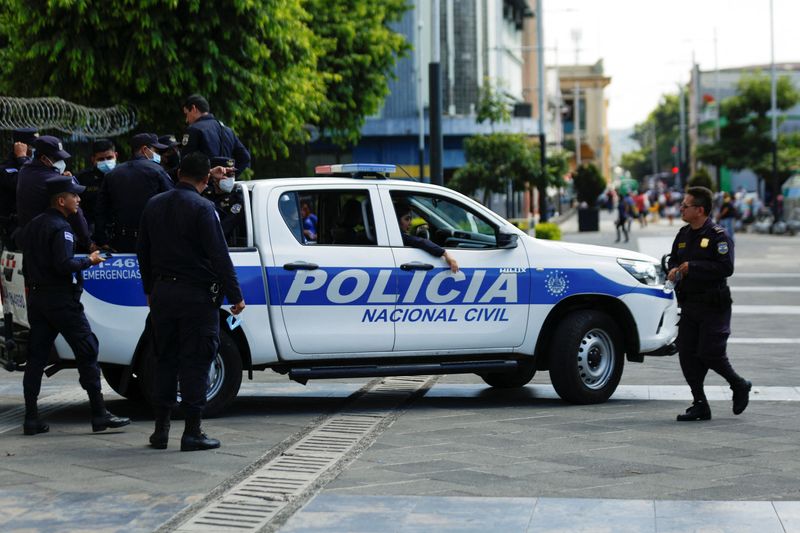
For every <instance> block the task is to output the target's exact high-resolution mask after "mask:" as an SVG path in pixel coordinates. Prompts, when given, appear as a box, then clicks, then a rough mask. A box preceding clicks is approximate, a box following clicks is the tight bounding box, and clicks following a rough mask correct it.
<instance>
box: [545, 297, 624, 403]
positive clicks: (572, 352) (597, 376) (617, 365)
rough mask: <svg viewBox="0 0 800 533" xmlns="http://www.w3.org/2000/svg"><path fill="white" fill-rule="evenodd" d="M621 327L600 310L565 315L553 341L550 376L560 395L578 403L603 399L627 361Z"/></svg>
mask: <svg viewBox="0 0 800 533" xmlns="http://www.w3.org/2000/svg"><path fill="white" fill-rule="evenodd" d="M620 338H621V336H620V333H619V328H618V327H617V325H616V323H615V322H614V321H613V320H612V319H611V317H609V316H608V315H607V314H605V313H602V312H600V311H593V310H583V311H575V312H573V313H570V314H568V315H567V316H565V317H563V318H562V320H561V322H560V324H559V325H558V328H556V332H555V335H554V337H553V340H552V342H551V344H550V354H549V355H550V358H549V360H550V380H551V381H552V383H553V387H554V388H555V389H556V392H557V393H558V395H559V396H560V397H561V398H562V399H563V400H565V401H568V402H570V403H576V404H593V403H603V402H605V401H606V400H608V399H609V398H610V397H611V395H612V394H614V391H615V390H616V389H617V385H619V381H620V379H621V378H622V367H623V365H624V363H625V358H624V357H623V349H622V344H621V342H620Z"/></svg>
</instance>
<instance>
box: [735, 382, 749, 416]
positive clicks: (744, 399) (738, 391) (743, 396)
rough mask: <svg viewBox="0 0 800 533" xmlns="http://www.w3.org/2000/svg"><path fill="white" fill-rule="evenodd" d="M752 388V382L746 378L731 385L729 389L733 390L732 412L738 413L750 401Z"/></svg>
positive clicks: (740, 412)
mask: <svg viewBox="0 0 800 533" xmlns="http://www.w3.org/2000/svg"><path fill="white" fill-rule="evenodd" d="M752 388H753V384H752V383H750V382H749V381H747V380H746V379H742V380H741V381H740V382H739V383H738V384H737V385H731V390H732V391H733V414H735V415H740V414H742V412H743V411H744V410H745V408H746V407H747V404H748V402H749V401H750V389H752Z"/></svg>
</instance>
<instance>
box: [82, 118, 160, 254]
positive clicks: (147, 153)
mask: <svg viewBox="0 0 800 533" xmlns="http://www.w3.org/2000/svg"><path fill="white" fill-rule="evenodd" d="M131 148H132V149H133V159H131V160H130V161H126V162H125V163H122V164H121V165H118V166H117V167H116V168H115V169H114V170H112V171H111V172H109V173H108V174H107V175H106V177H105V179H104V181H103V186H102V187H101V188H100V195H99V196H98V198H97V218H96V223H95V240H96V241H97V243H98V244H99V245H101V246H105V245H109V246H110V247H111V248H112V249H114V250H119V251H123V252H133V251H134V250H136V239H137V236H138V233H139V221H140V219H141V217H142V211H144V206H145V204H147V201H148V200H149V199H150V198H152V197H153V196H155V195H156V194H158V193H161V192H165V191H168V190H170V189H172V180H170V178H169V175H168V174H167V172H166V171H165V170H164V169H163V168H162V167H161V165H160V164H159V163H160V162H161V155H160V154H159V153H158V151H159V150H164V149H166V148H167V146H166V145H164V144H160V143H159V142H158V138H157V137H156V135H155V134H154V133H138V134H136V135H134V136H133V138H132V139H131Z"/></svg>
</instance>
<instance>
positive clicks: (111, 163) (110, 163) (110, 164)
mask: <svg viewBox="0 0 800 533" xmlns="http://www.w3.org/2000/svg"><path fill="white" fill-rule="evenodd" d="M116 166H117V160H116V159H106V160H105V161H98V162H97V170H99V171H100V172H102V173H103V174H108V173H109V172H111V171H112V170H114V167H116Z"/></svg>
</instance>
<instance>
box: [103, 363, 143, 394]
mask: <svg viewBox="0 0 800 533" xmlns="http://www.w3.org/2000/svg"><path fill="white" fill-rule="evenodd" d="M100 369H101V370H102V371H103V377H104V378H105V380H106V383H108V386H109V387H111V389H112V390H113V391H114V392H116V393H117V394H119V395H120V396H122V397H123V398H127V399H128V400H131V401H134V402H140V401H142V400H144V399H145V397H144V394H143V393H142V388H141V383H140V382H139V378H138V377H137V376H136V375H135V374H131V375H130V376H129V378H128V386H127V388H126V389H125V390H124V391H123V390H122V378H123V375H124V374H125V372H127V368H126V367H125V366H122V365H112V364H101V365H100Z"/></svg>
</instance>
